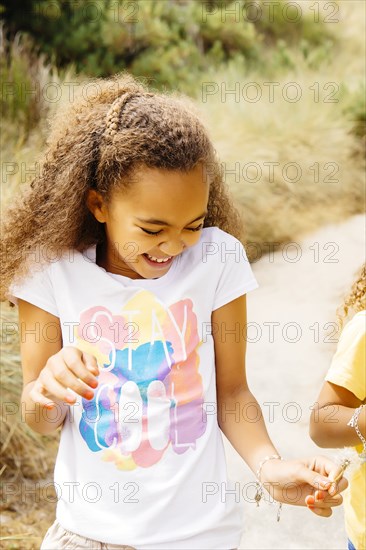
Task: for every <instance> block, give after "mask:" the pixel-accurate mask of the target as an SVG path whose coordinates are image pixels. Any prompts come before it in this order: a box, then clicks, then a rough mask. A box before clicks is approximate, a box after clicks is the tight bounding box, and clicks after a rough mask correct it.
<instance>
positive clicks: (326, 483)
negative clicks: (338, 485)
mask: <svg viewBox="0 0 366 550" xmlns="http://www.w3.org/2000/svg"><path fill="white" fill-rule="evenodd" d="M331 484H332V482H331V481H329V479H322V480H321V481H320V485H321V486H322V487H323V488H324V489H327V488H328V487H329V486H330V485H331Z"/></svg>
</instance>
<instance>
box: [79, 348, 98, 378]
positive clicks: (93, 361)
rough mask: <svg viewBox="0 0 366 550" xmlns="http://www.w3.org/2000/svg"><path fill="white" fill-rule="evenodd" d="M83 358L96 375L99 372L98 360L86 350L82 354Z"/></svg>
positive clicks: (87, 366)
mask: <svg viewBox="0 0 366 550" xmlns="http://www.w3.org/2000/svg"><path fill="white" fill-rule="evenodd" d="M82 360H83V362H84V364H85V366H86V368H87V369H89V370H90V371H91V372H92V373H93V374H94V375H95V376H98V374H99V367H98V361H97V359H96V357H95V356H94V355H91V353H86V352H85V351H84V352H83V354H82Z"/></svg>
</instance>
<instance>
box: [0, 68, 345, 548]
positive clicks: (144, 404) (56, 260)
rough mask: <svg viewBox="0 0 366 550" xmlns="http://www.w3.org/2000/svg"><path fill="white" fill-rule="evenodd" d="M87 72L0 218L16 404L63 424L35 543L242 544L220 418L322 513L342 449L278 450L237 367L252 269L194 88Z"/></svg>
mask: <svg viewBox="0 0 366 550" xmlns="http://www.w3.org/2000/svg"><path fill="white" fill-rule="evenodd" d="M94 88H96V90H97V92H96V94H95V95H94V96H93V98H88V99H86V98H85V97H84V96H83V95H82V94H79V96H78V98H77V99H76V100H75V101H74V102H73V104H71V105H70V106H69V107H67V109H66V110H65V109H60V111H59V112H58V113H57V116H56V117H55V118H54V119H53V120H52V131H51V134H50V137H49V140H48V148H47V150H46V153H45V157H44V160H43V161H42V166H41V170H40V173H39V175H38V176H37V177H36V178H35V179H34V180H33V182H32V183H31V185H30V188H29V189H26V190H25V192H24V193H23V194H22V196H20V198H16V199H14V204H11V205H10V206H9V208H8V211H7V213H6V217H5V219H4V223H3V234H5V239H4V240H3V244H2V254H3V264H2V269H3V272H2V299H3V300H4V299H6V298H7V299H8V300H9V301H10V302H11V303H14V304H17V305H18V308H19V323H20V333H21V338H20V340H21V362H22V369H23V385H24V387H23V392H22V397H21V400H22V404H23V405H24V410H25V411H26V414H25V421H26V422H27V424H28V425H29V426H31V427H32V428H33V429H34V430H35V431H37V432H39V433H42V434H48V433H50V432H53V431H55V430H56V429H58V428H61V438H60V445H59V451H58V455H57V459H56V465H55V471H54V483H55V488H56V491H57V494H58V502H57V510H56V520H55V522H54V523H53V525H52V526H51V527H50V528H49V529H48V531H47V533H46V536H45V538H44V540H43V543H42V547H41V548H42V549H47V550H50V549H51V548H57V549H58V550H59V549H60V548H107V547H108V548H125V547H126V545H129V547H133V548H139V549H140V550H152V549H161V550H163V549H166V550H167V549H169V550H172V549H183V548H185V549H186V548H205V549H207V548H212V549H214V548H215V549H219V548H222V549H223V548H227V549H228V548H229V549H230V548H236V547H237V546H238V545H239V542H240V538H241V534H242V528H243V512H242V507H241V505H240V504H238V498H237V497H238V495H233V494H232V492H233V485H231V481H230V480H229V479H228V478H227V473H226V461H225V453H224V446H223V440H222V435H221V432H220V429H221V431H222V432H223V433H224V434H225V435H226V436H227V437H228V439H229V441H230V442H231V443H232V445H233V446H234V448H235V449H236V450H237V451H238V453H239V454H240V455H241V457H242V458H243V459H244V460H245V461H246V463H247V464H248V465H249V467H250V468H251V469H252V471H253V472H256V474H257V477H258V487H257V489H258V490H257V494H256V500H257V502H258V501H259V500H260V498H261V496H262V495H263V494H264V493H263V491H262V487H263V485H265V486H266V489H267V490H268V491H271V493H272V495H273V497H274V499H276V500H278V501H279V502H280V503H282V502H288V503H292V504H294V503H296V504H298V505H302V506H304V505H306V504H309V500H310V501H311V502H313V504H314V506H313V507H312V511H313V512H314V513H315V514H317V515H320V516H326V517H327V516H330V515H331V513H332V506H337V505H339V504H340V503H341V502H342V496H341V495H340V494H339V492H341V491H342V490H343V489H344V488H345V487H346V486H347V481H346V480H345V479H344V478H343V479H342V480H341V481H340V483H339V485H338V487H335V484H333V483H332V480H334V479H335V477H336V476H337V475H338V474H339V472H340V469H339V467H338V466H336V465H335V464H334V463H333V462H332V461H330V460H328V459H327V458H325V457H322V456H314V457H309V458H304V459H299V460H282V459H281V457H280V456H279V455H278V452H277V450H276V448H275V447H274V445H273V443H272V442H271V440H270V438H269V436H268V434H267V430H266V427H265V424H264V421H263V416H262V413H261V410H260V407H259V405H258V402H257V401H256V399H255V397H254V396H253V394H252V393H251V392H250V389H249V387H248V384H247V380H246V374H245V350H246V337H245V334H246V332H245V331H246V323H247V321H246V293H247V292H249V291H251V290H253V289H255V288H256V287H257V286H258V285H257V282H256V280H255V277H254V275H253V273H252V270H251V267H250V264H249V262H248V259H247V256H246V252H245V249H244V247H243V245H242V243H241V241H240V239H241V238H242V227H241V220H240V216H239V214H238V212H237V211H236V209H235V208H234V206H233V204H232V202H231V199H230V197H229V194H228V192H227V189H226V187H225V185H224V182H223V179H222V173H221V170H220V164H219V161H218V159H217V158H216V152H215V150H214V148H213V145H212V143H211V141H210V139H209V137H208V134H207V131H206V129H205V127H204V126H203V124H202V123H201V122H200V120H199V117H198V115H197V114H196V112H195V108H194V106H193V104H192V103H191V102H190V101H189V100H188V98H185V97H183V96H179V94H178V93H176V92H175V93H173V92H171V93H159V92H155V91H152V90H150V89H148V88H147V86H146V85H145V84H143V83H142V82H139V81H137V80H136V79H134V78H133V77H132V76H130V75H129V74H127V73H121V74H118V75H115V76H114V77H111V78H107V79H95V80H94ZM233 327H235V330H236V335H235V339H234V340H233V338H232V335H231V336H230V334H229V332H230V331H232V330H233ZM32 330H33V333H31V332H30V331H32ZM248 407H250V408H251V411H250V415H249V416H248V415H247V414H246V411H247V410H248ZM253 408H254V409H255V411H256V422H255V423H253V416H252V415H253ZM233 411H235V414H233ZM288 484H290V486H289V485H288ZM321 488H323V489H324V491H321V490H315V489H321ZM316 495H317V496H318V497H319V498H318V499H317V500H316V502H314V496H316ZM234 497H235V498H234ZM312 499H313V500H312ZM239 500H240V499H239ZM121 545H122V546H121ZM123 545H124V546H123Z"/></svg>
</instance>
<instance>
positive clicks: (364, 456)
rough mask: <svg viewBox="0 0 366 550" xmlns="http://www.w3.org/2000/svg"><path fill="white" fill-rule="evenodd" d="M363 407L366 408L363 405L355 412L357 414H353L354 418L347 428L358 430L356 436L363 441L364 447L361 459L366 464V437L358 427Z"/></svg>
mask: <svg viewBox="0 0 366 550" xmlns="http://www.w3.org/2000/svg"><path fill="white" fill-rule="evenodd" d="M363 407H365V405H361V406H360V407H358V408H357V409H356V410H355V412H354V413H353V415H352V418H351V420H350V421H349V422H348V424H347V426H351V428H354V429H355V430H356V434H357V435H358V437H359V438H360V439H361V441H362V445H363V451H362V453H360V458H361V460H362V462H366V439H365V438H364V436H363V435H362V433H361V432H360V428H359V427H358V417H359V416H360V413H361V411H362V408H363Z"/></svg>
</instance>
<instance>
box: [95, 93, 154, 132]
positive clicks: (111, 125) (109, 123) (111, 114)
mask: <svg viewBox="0 0 366 550" xmlns="http://www.w3.org/2000/svg"><path fill="white" fill-rule="evenodd" d="M142 95H143V96H150V97H152V96H153V95H154V94H152V93H141V92H136V91H131V92H125V93H124V94H122V95H121V96H119V97H117V98H116V99H115V100H114V101H113V103H112V105H111V107H110V109H109V111H108V113H107V116H106V128H105V131H104V135H105V136H106V137H110V138H112V137H113V136H115V135H116V133H117V131H118V123H119V119H120V116H121V111H122V109H123V107H124V106H125V105H126V103H127V102H128V101H130V99H131V98H132V97H138V96H142Z"/></svg>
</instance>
